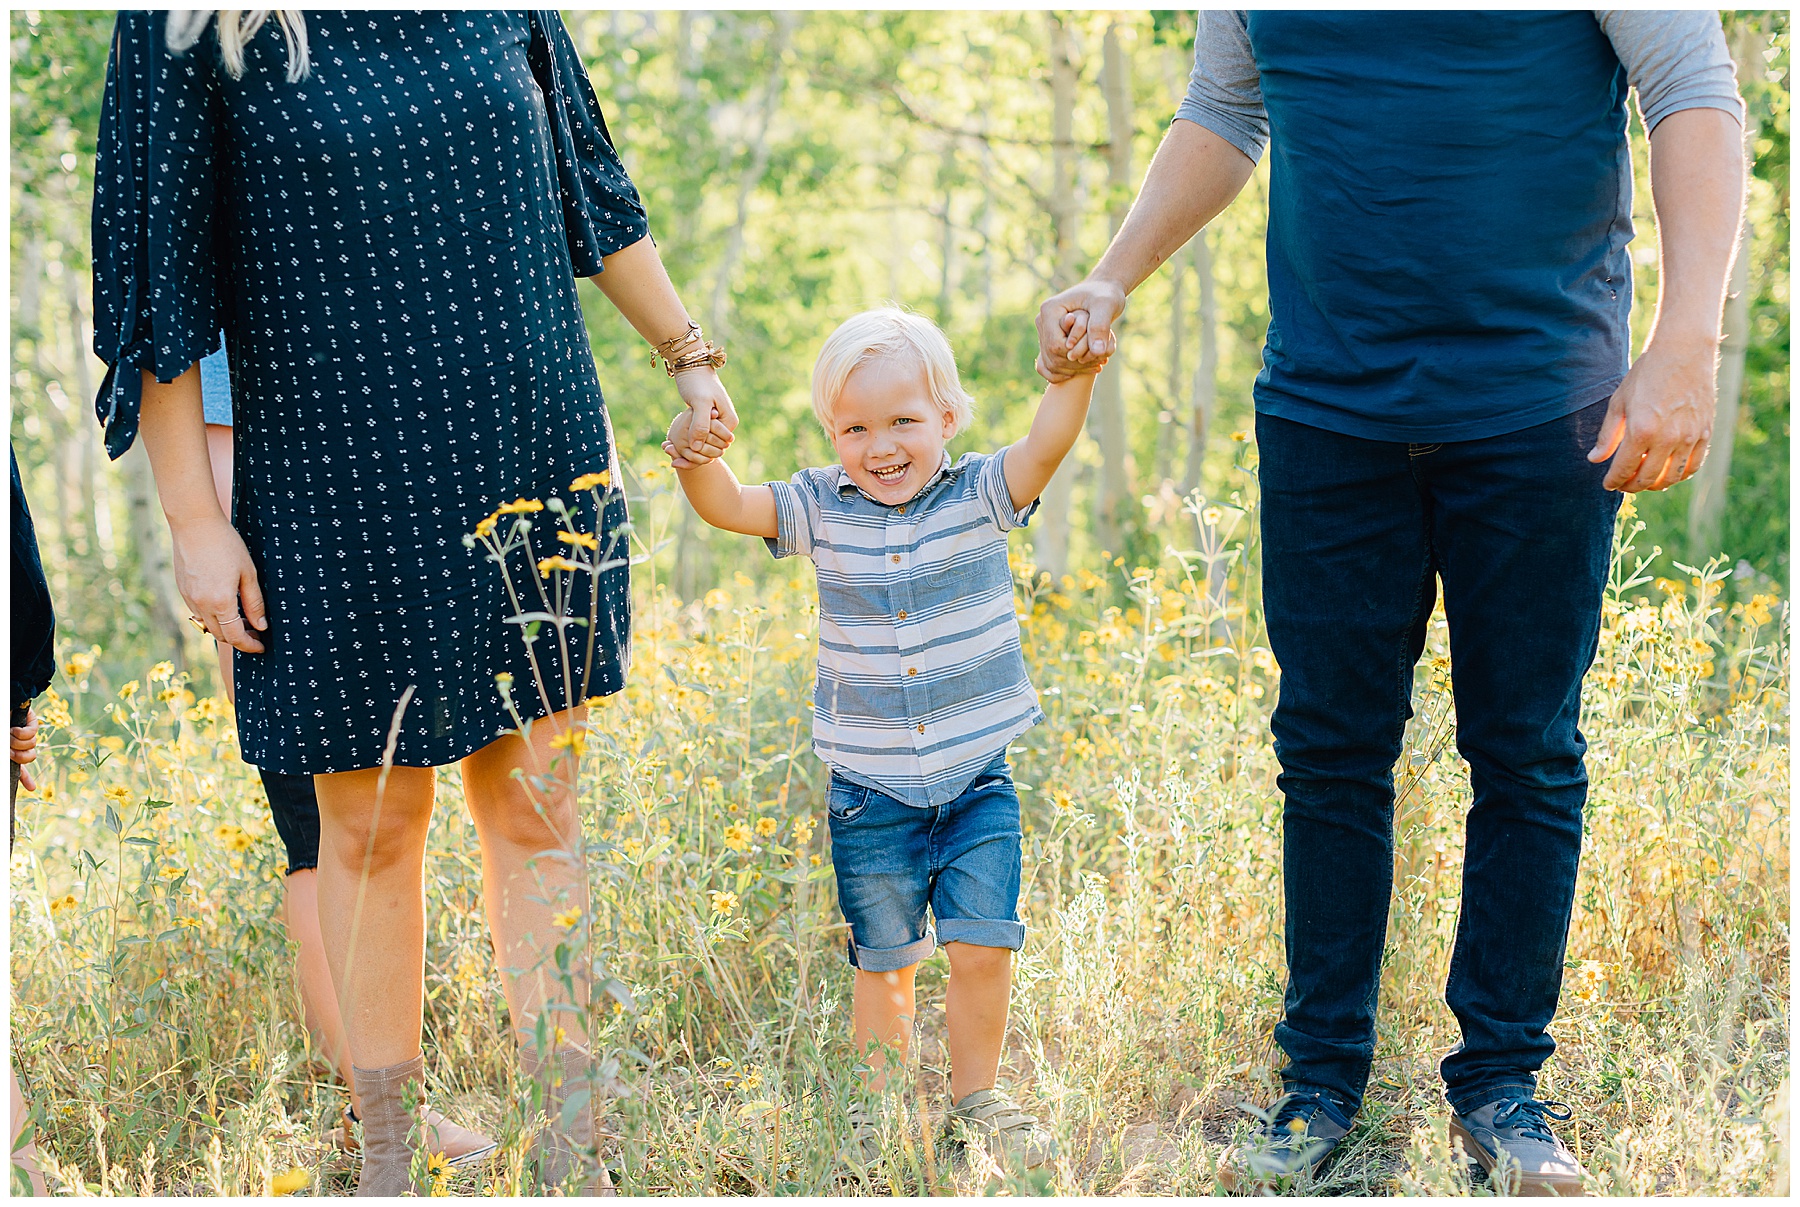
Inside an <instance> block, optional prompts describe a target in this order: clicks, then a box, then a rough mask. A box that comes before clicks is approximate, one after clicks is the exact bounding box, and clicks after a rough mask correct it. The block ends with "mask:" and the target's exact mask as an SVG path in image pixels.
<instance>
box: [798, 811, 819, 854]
mask: <svg viewBox="0 0 1800 1207" xmlns="http://www.w3.org/2000/svg"><path fill="white" fill-rule="evenodd" d="M815 824H817V823H815V822H814V821H813V819H812V816H811V815H810V814H808V815H807V816H805V817H796V818H795V819H794V844H795V845H796V846H802V847H803V846H805V845H806V844H807V843H809V842H811V841H812V836H813V827H814V825H815Z"/></svg>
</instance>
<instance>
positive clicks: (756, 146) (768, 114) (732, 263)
mask: <svg viewBox="0 0 1800 1207" xmlns="http://www.w3.org/2000/svg"><path fill="white" fill-rule="evenodd" d="M794 20H795V18H794V14H793V13H791V12H778V13H776V14H775V32H774V35H773V36H772V37H771V39H770V42H769V79H768V82H767V83H766V84H765V85H764V86H763V94H762V105H761V110H762V112H761V119H760V120H759V121H758V123H757V127H756V136H755V138H754V139H753V140H752V141H751V144H750V162H749V163H748V164H746V165H744V171H743V174H742V175H741V176H739V177H738V189H737V208H736V216H735V217H734V219H733V221H732V223H731V229H730V231H728V232H727V233H726V236H725V254H724V255H723V256H722V257H720V260H719V270H718V276H716V277H715V278H713V296H712V307H711V328H712V334H713V338H714V339H715V340H723V339H724V338H725V337H726V336H727V335H728V334H730V307H731V275H732V273H733V272H734V271H735V270H736V268H737V262H738V257H739V256H741V255H742V254H743V252H744V226H745V224H746V223H747V222H748V221H749V220H750V198H751V197H752V196H753V195H754V194H755V192H756V186H757V185H759V184H761V183H762V178H763V173H765V172H767V171H768V170H769V131H770V128H771V127H772V126H774V124H775V114H776V113H777V111H779V109H780V108H781V88H782V83H783V81H784V80H785V79H786V78H787V72H786V71H785V70H784V69H783V66H782V62H781V60H782V59H783V57H785V56H786V54H787V48H788V40H789V38H790V37H791V36H792V34H793V30H794Z"/></svg>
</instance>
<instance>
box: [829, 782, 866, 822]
mask: <svg viewBox="0 0 1800 1207" xmlns="http://www.w3.org/2000/svg"><path fill="white" fill-rule="evenodd" d="M868 807H869V790H868V789H867V788H865V787H863V786H862V785H861V784H852V783H847V782H846V781H844V780H840V779H836V778H833V779H832V781H831V790H830V791H829V792H827V793H826V794H825V809H826V811H827V812H829V813H830V814H831V816H832V819H833V820H835V821H855V820H856V819H857V818H858V817H861V816H862V814H863V811H864V810H865V809H867V808H868Z"/></svg>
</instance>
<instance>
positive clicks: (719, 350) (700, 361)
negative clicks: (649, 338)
mask: <svg viewBox="0 0 1800 1207" xmlns="http://www.w3.org/2000/svg"><path fill="white" fill-rule="evenodd" d="M663 366H664V368H666V369H667V370H668V373H669V376H670V377H673V376H675V375H676V374H677V373H680V372H681V371H682V370H684V369H698V368H702V367H710V368H713V369H722V368H724V367H725V349H724V348H723V347H721V346H720V345H718V344H715V343H713V342H712V341H711V340H705V341H703V342H702V343H701V345H700V347H699V348H698V349H696V350H695V351H693V352H689V353H687V354H685V355H683V356H681V357H680V358H678V359H676V360H669V359H667V358H665V359H664V360H663Z"/></svg>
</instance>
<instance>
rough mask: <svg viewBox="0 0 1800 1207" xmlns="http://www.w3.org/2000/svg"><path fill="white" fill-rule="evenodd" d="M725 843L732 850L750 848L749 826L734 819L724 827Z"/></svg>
mask: <svg viewBox="0 0 1800 1207" xmlns="http://www.w3.org/2000/svg"><path fill="white" fill-rule="evenodd" d="M725 845H726V846H728V847H730V848H731V849H732V850H734V851H747V850H749V849H750V827H749V826H747V825H745V824H744V823H743V822H741V821H734V822H732V823H731V824H730V825H728V826H726V827H725Z"/></svg>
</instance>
